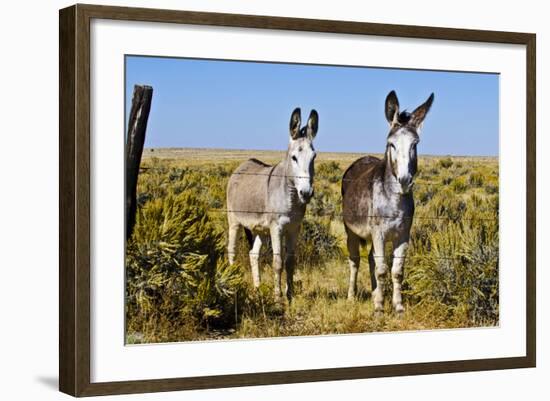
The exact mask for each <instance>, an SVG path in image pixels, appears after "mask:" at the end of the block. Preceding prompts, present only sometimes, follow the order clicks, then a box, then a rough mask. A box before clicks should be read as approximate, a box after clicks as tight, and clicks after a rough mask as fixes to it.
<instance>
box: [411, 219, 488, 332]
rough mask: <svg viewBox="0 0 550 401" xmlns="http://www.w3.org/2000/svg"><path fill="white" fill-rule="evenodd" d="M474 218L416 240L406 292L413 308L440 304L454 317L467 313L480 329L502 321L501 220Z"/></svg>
mask: <svg viewBox="0 0 550 401" xmlns="http://www.w3.org/2000/svg"><path fill="white" fill-rule="evenodd" d="M472 215H473V214H472ZM472 215H468V217H467V218H465V219H462V220H461V221H458V222H454V223H453V222H450V223H447V224H445V225H444V226H440V227H439V229H438V230H435V231H431V230H430V231H431V234H429V235H428V236H426V237H425V238H424V240H423V241H419V238H416V239H414V240H413V241H412V249H411V254H412V255H414V257H412V258H411V259H410V262H409V263H408V264H407V274H406V275H405V280H406V286H407V293H408V294H409V295H410V296H411V297H412V299H411V300H410V301H412V302H413V303H418V304H419V305H421V304H423V303H430V302H435V303H438V304H442V305H445V306H446V307H447V308H448V311H449V314H450V315H452V314H460V313H466V314H467V316H468V318H469V319H470V320H471V321H472V322H474V323H475V324H476V325H480V324H481V325H483V324H494V323H495V322H498V317H499V307H498V305H499V298H498V255H499V242H498V220H497V216H496V215H493V216H494V217H495V218H494V220H493V219H486V220H484V219H475V218H472V217H470V216H472ZM419 229H420V228H419V227H416V229H415V230H414V231H418V230H419Z"/></svg>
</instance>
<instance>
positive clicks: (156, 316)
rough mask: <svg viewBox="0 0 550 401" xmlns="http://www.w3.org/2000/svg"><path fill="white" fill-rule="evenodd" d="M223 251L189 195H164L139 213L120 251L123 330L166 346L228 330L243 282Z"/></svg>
mask: <svg viewBox="0 0 550 401" xmlns="http://www.w3.org/2000/svg"><path fill="white" fill-rule="evenodd" d="M224 249H225V241H224V234H223V231H222V230H220V229H219V228H217V227H216V226H215V225H214V224H213V223H212V221H211V220H210V219H209V217H208V215H207V213H206V208H205V206H204V204H203V203H202V202H201V201H200V200H199V199H198V198H197V197H195V196H194V195H191V194H189V193H182V194H179V195H173V194H169V195H167V196H166V197H164V198H162V199H160V198H159V199H155V200H152V201H150V202H148V203H146V204H145V205H144V206H143V207H141V208H140V209H139V210H138V213H137V216H136V225H135V228H134V232H133V235H132V237H131V239H130V240H129V241H128V244H127V250H126V279H127V285H126V314H127V325H128V330H129V331H134V332H140V333H142V335H144V336H145V337H146V338H155V339H157V340H160V341H162V340H166V341H170V339H171V338H172V336H175V337H176V338H180V339H181V338H185V337H186V333H196V331H200V330H201V329H203V328H208V327H210V326H214V327H215V326H217V325H219V326H224V327H227V326H231V325H233V324H234V323H235V321H234V298H235V296H236V295H237V293H238V292H239V291H240V290H241V289H242V288H243V276H242V273H241V272H240V270H239V266H238V265H232V266H231V265H229V264H228V263H227V262H226V261H225V259H224ZM161 334H162V335H163V336H166V337H168V338H165V339H163V338H162V336H161ZM159 337H160V339H159Z"/></svg>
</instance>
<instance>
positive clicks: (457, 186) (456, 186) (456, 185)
mask: <svg viewBox="0 0 550 401" xmlns="http://www.w3.org/2000/svg"><path fill="white" fill-rule="evenodd" d="M451 187H452V188H453V190H454V191H455V192H458V193H461V192H464V191H466V189H468V184H467V183H466V179H465V178H464V177H457V178H456V179H454V180H453V181H452V183H451Z"/></svg>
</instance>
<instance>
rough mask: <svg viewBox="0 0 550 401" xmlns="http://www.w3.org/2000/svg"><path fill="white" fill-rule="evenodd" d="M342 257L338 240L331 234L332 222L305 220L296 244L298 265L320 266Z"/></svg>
mask: <svg viewBox="0 0 550 401" xmlns="http://www.w3.org/2000/svg"><path fill="white" fill-rule="evenodd" d="M341 256H342V255H341V250H340V246H339V244H338V238H336V236H334V235H333V234H331V232H330V220H327V219H325V220H324V221H323V220H313V219H309V218H306V219H304V221H303V222H302V229H301V231H300V236H299V238H298V243H297V244H296V263H297V265H298V266H318V265H322V264H323V263H324V262H326V261H327V260H332V259H334V258H340V257H341Z"/></svg>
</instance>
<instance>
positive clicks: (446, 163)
mask: <svg viewBox="0 0 550 401" xmlns="http://www.w3.org/2000/svg"><path fill="white" fill-rule="evenodd" d="M438 164H439V166H440V167H443V168H449V167H451V166H452V165H453V160H452V159H451V158H450V157H446V158H444V159H440V160H439V162H438Z"/></svg>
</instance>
